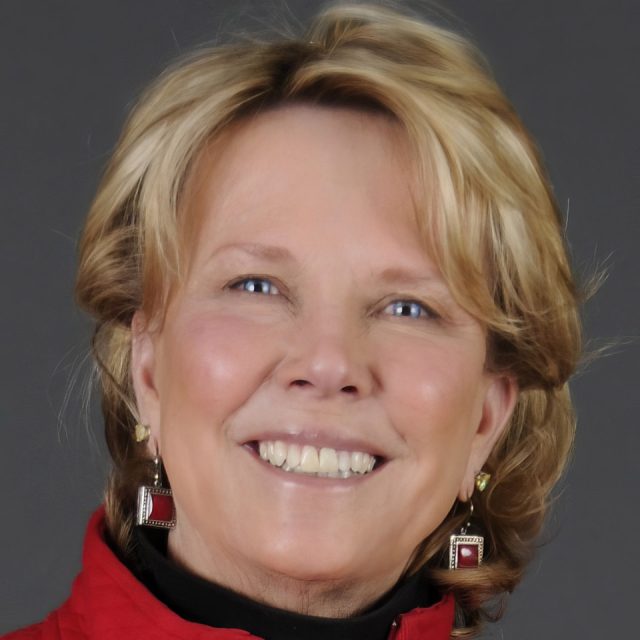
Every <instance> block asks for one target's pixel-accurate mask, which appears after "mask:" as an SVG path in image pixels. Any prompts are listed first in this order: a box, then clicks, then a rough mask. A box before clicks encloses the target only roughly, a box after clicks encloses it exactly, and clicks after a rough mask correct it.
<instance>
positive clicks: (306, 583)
mask: <svg viewBox="0 0 640 640" xmlns="http://www.w3.org/2000/svg"><path fill="white" fill-rule="evenodd" d="M215 551H216V552H215V553H212V552H211V549H209V547H208V546H207V545H206V544H205V543H204V541H203V540H202V539H201V538H200V537H195V538H194V537H192V536H188V537H187V536H185V534H184V532H183V530H181V529H180V528H179V527H177V528H176V529H174V530H173V531H171V533H170V535H169V540H168V555H169V557H170V558H171V560H173V562H175V563H176V564H178V565H179V566H182V567H183V568H184V569H186V570H187V571H188V572H190V573H193V574H195V575H198V576H200V577H201V578H204V579H206V580H209V581H211V582H215V583H217V584H219V585H220V586H222V587H225V588H227V589H231V590H232V591H235V592H236V593H239V594H241V595H243V596H245V597H247V598H250V599H251V600H254V601H256V602H260V603H262V604H265V605H268V606H271V607H275V608H277V609H282V610H285V611H291V612H295V613H301V614H304V615H309V616H316V617H322V618H349V617H352V616H355V615H358V614H360V613H362V612H363V611H366V610H367V609H369V608H370V607H371V606H372V605H373V604H374V603H375V602H376V601H378V600H379V599H380V598H381V597H382V596H383V595H384V594H385V593H387V592H388V591H389V590H390V589H391V588H392V587H393V586H394V584H395V583H396V582H397V581H398V580H399V578H400V575H401V574H400V573H398V574H397V575H396V574H393V575H390V576H386V577H385V578H382V577H376V576H362V577H360V578H359V579H357V580H355V579H353V578H344V577H330V578H327V577H323V578H317V577H313V576H309V577H305V576H303V577H291V576H288V575H284V574H283V573H278V572H276V571H273V570H270V569H269V568H267V567H262V566H256V565H255V564H252V563H248V562H247V561H246V559H243V558H237V557H233V556H231V555H229V554H227V553H225V551H224V550H222V549H216V550H215Z"/></svg>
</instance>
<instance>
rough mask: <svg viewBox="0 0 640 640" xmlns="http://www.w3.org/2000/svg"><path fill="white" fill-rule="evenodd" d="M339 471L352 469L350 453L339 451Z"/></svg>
mask: <svg viewBox="0 0 640 640" xmlns="http://www.w3.org/2000/svg"><path fill="white" fill-rule="evenodd" d="M260 445H262V442H261V443H260ZM338 469H340V471H342V472H344V471H349V469H351V454H350V453H349V452H348V451H338Z"/></svg>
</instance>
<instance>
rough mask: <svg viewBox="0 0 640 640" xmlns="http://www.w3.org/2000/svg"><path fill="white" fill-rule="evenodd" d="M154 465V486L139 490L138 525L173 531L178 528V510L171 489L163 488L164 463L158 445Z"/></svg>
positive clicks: (142, 487) (143, 486)
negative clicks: (161, 460)
mask: <svg viewBox="0 0 640 640" xmlns="http://www.w3.org/2000/svg"><path fill="white" fill-rule="evenodd" d="M153 465H154V472H153V486H148V485H142V486H141V487H139V488H138V508H137V513H136V524H137V525H138V526H145V527H156V528H158V529H173V527H175V526H176V509H175V505H174V504H173V494H172V493H171V489H168V488H167V487H163V486H162V463H161V462H160V456H159V454H158V445H157V444H156V455H155V456H154V458H153Z"/></svg>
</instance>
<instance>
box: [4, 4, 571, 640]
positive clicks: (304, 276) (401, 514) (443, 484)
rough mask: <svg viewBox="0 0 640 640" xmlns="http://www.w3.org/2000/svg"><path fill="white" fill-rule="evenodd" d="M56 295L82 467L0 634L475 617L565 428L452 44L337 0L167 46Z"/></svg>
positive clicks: (526, 237)
mask: <svg viewBox="0 0 640 640" xmlns="http://www.w3.org/2000/svg"><path fill="white" fill-rule="evenodd" d="M77 293H78V299H79V301H80V304H81V305H82V306H83V307H84V308H85V309H86V310H88V311H89V312H90V313H91V314H92V316H93V317H94V318H95V319H96V332H95V338H94V343H93V347H94V355H95V358H96V362H97V364H98V367H99V371H100V374H101V385H102V392H103V411H104V417H105V424H106V434H107V442H108V444H109V449H110V452H111V455H112V457H113V471H112V474H111V479H110V483H109V486H108V489H107V495H106V501H105V506H104V509H101V510H100V511H98V512H97V513H96V514H95V515H94V517H93V519H92V521H91V523H90V525H89V530H88V534H87V540H86V544H85V553H84V568H83V570H82V572H81V574H80V576H79V577H78V579H77V580H76V583H75V585H74V589H73V592H72V595H71V597H70V599H69V600H68V601H67V603H65V605H63V607H62V608H61V609H59V610H58V611H56V612H54V613H53V614H51V616H49V618H47V620H46V621H45V622H44V623H42V624H40V625H36V626H35V627H31V628H29V629H27V630H23V631H19V632H17V633H16V634H10V635H9V636H8V638H31V637H35V638H101V637H118V638H129V637H131V638H133V637H147V636H148V637H152V636H153V637H156V638H165V637H166V638H169V637H187V638H191V637H193V638H211V639H225V638H241V637H242V638H246V637H257V638H266V639H268V640H282V639H289V638H310V639H322V638H332V639H335V638H345V639H346V638H349V639H353V638H358V639H359V638H367V639H375V638H380V639H382V638H389V637H398V638H430V639H433V640H441V639H442V640H444V639H446V638H449V637H450V636H454V637H470V636H471V635H473V634H475V633H476V632H477V631H478V630H479V628H480V625H481V623H482V621H483V620H484V619H485V618H487V617H492V616H493V617H495V616H497V613H496V612H495V611H494V610H493V609H492V608H491V607H490V606H489V605H490V603H491V602H492V601H493V600H494V599H495V597H496V596H499V595H500V594H503V593H505V592H506V591H510V590H512V589H513V588H514V587H515V586H516V585H517V583H518V582H519V580H520V578H521V576H522V573H523V571H524V569H525V566H526V564H527V561H528V560H529V558H530V556H531V552H532V547H533V543H534V541H535V539H536V536H537V534H538V533H539V531H540V527H541V525H542V522H543V518H544V513H545V508H546V501H547V498H548V495H549V492H550V490H551V489H552V487H553V485H554V484H555V482H556V481H557V479H558V477H559V475H560V474H561V472H562V469H563V466H564V463H565V461H566V458H567V455H568V451H569V449H570V445H571V441H572V434H573V422H574V421H573V412H572V407H571V403H570V400H569V396H568V391H567V387H566V382H567V379H568V378H569V376H570V374H571V373H572V371H573V370H574V367H575V364H576V361H577V358H578V356H579V351H580V326H579V321H578V314H577V302H578V293H577V289H576V285H575V284H574V281H573V278H572V275H571V270H570V267H569V264H568V260H567V254H566V249H565V246H564V241H563V235H562V226H561V224H560V220H559V215H558V209H557V206H556V203H555V202H554V199H553V196H552V193H551V190H550V187H549V184H548V180H547V178H546V174H545V172H544V169H543V167H542V164H541V162H540V159H539V157H538V155H537V153H536V150H535V145H534V144H533V142H532V141H531V139H530V138H529V136H528V134H527V133H526V131H525V130H524V128H523V126H522V124H521V122H520V121H519V119H518V117H517V115H516V114H515V113H514V111H513V109H512V107H511V106H510V105H509V103H508V102H507V101H506V99H505V97H504V96H503V95H502V93H501V92H500V90H499V89H498V87H497V86H496V85H495V83H494V81H493V80H492V79H491V77H490V75H489V73H488V72H487V70H486V69H485V68H484V67H483V65H482V63H481V62H480V61H479V57H478V55H477V54H476V53H475V52H474V50H473V49H472V48H471V47H470V46H469V45H468V44H467V43H466V42H465V41H463V40H462V39H461V38H459V37H458V36H456V35H454V34H451V33H449V32H447V31H444V30H442V29H440V28H438V27H435V26H433V25H430V24H426V23H421V22H418V21H416V20H413V19H408V18H405V17H402V16H400V15H398V14H396V13H393V12H391V11H387V10H381V9H373V8H366V7H362V6H359V7H355V8H354V7H337V8H334V9H331V10H328V11H326V12H325V13H323V14H321V15H320V16H318V17H317V18H316V19H315V21H314V22H313V23H312V24H311V26H310V28H309V30H308V32H307V34H305V36H304V37H302V38H301V39H299V40H293V39H291V40H279V41H276V42H268V43H255V42H252V43H248V44H247V43H243V44H235V45H229V46H225V47H218V48H216V49H212V50H207V51H203V52H200V53H198V54H196V55H194V56H192V57H191V58H190V59H188V60H186V61H183V62H182V63H181V64H180V65H178V66H176V67H174V68H173V69H171V70H169V71H168V72H166V73H165V74H163V75H162V76H161V77H160V78H159V80H158V81H157V82H156V83H155V84H154V85H153V86H152V87H151V88H150V89H149V91H148V92H147V93H146V94H145V95H144V96H143V98H142V99H141V101H140V103H139V104H138V106H137V107H136V109H135V110H134V111H133V113H132V115H131V117H130V119H129V121H128V123H127V125H126V126H125V130H124V132H123V134H122V137H121V140H120V142H119V144H118V146H117V148H116V150H115V152H114V154H113V158H112V160H111V162H110V164H109V166H108V168H107V171H106V173H105V176H104V179H103V181H102V184H101V185H100V188H99V190H98V194H97V196H96V199H95V201H94V203H93V206H92V209H91V211H90V213H89V218H88V221H87V224H86V227H85V230H84V233H83V236H82V241H81V248H80V266H79V272H78V281H77ZM169 487H170V489H169ZM454 614H455V615H454Z"/></svg>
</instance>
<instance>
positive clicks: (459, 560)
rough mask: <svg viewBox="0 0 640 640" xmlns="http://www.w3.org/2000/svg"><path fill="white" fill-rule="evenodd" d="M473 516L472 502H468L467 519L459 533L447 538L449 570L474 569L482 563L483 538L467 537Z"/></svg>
mask: <svg viewBox="0 0 640 640" xmlns="http://www.w3.org/2000/svg"><path fill="white" fill-rule="evenodd" d="M472 516H473V502H471V500H469V519H468V520H467V524H465V525H464V526H463V527H462V528H461V529H460V533H458V534H455V533H454V534H453V535H452V536H451V537H450V538H449V569H474V568H477V567H479V566H480V564H481V563H482V554H483V551H484V537H483V536H471V535H467V530H468V529H469V527H470V526H471V517H472Z"/></svg>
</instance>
